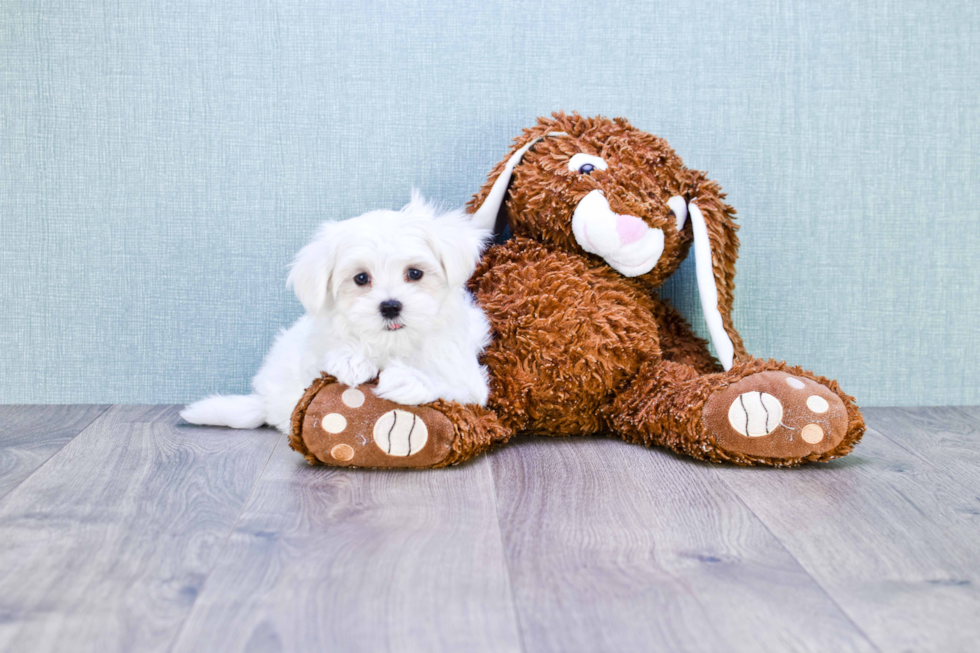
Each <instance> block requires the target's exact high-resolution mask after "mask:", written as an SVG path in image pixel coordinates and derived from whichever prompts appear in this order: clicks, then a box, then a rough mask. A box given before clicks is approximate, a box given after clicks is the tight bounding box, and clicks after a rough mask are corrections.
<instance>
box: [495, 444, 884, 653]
mask: <svg viewBox="0 0 980 653" xmlns="http://www.w3.org/2000/svg"><path fill="white" fill-rule="evenodd" d="M492 463H493V473H494V479H495V485H496V491H497V500H498V505H499V510H500V524H501V530H502V534H503V538H504V545H505V551H506V555H507V560H508V564H509V567H510V572H511V583H512V585H513V588H514V601H515V604H516V606H517V610H518V618H519V620H520V626H521V631H522V638H523V641H524V644H525V646H526V649H527V650H529V651H617V650H618V651H640V650H665V651H683V650H701V651H711V650H714V651H766V650H768V651H790V650H792V651H807V650H812V651H854V650H860V651H867V650H874V649H873V646H872V645H871V644H870V643H869V642H868V640H867V639H866V638H865V636H864V635H863V634H862V632H861V631H860V629H858V628H857V627H855V626H854V625H853V624H852V623H851V621H850V620H849V619H848V617H847V616H846V615H845V614H844V613H843V612H842V611H841V610H840V609H839V608H838V606H837V605H836V604H835V603H834V601H833V600H831V598H829V597H828V596H827V594H826V593H825V592H824V591H823V590H822V589H821V588H820V587H819V585H818V584H817V583H815V582H814V580H813V579H812V578H811V577H810V576H809V575H808V574H807V573H806V571H805V570H804V569H803V568H802V567H801V566H800V565H799V563H797V561H796V560H795V559H794V558H793V557H792V556H791V555H790V554H789V553H788V552H787V551H786V550H785V549H784V548H783V547H782V545H781V544H780V543H779V542H778V541H777V540H776V539H775V538H774V537H773V536H772V535H771V534H770V533H769V531H768V530H767V529H766V528H765V526H764V525H763V524H762V523H761V522H760V521H759V520H758V519H757V518H756V517H755V516H754V515H753V514H752V513H751V511H749V510H748V509H747V508H746V507H745V505H744V504H742V502H740V501H739V500H738V499H737V498H736V497H735V496H734V495H733V494H732V492H731V491H730V490H729V489H728V488H727V487H725V486H724V484H723V483H721V482H720V481H718V480H717V479H714V480H713V479H712V478H711V473H710V472H711V469H710V467H709V466H708V465H705V464H702V463H697V462H694V461H691V460H688V459H682V458H679V457H676V456H673V455H671V454H668V453H666V452H663V451H659V450H648V449H644V448H641V447H638V446H636V445H629V444H625V443H623V442H620V441H616V440H604V439H591V438H587V439H578V438H574V439H566V438H556V439H551V438H536V439H535V438H529V439H523V440H518V441H516V442H514V443H512V444H510V445H508V446H507V447H505V448H503V449H502V450H500V451H498V452H496V453H495V454H494V455H493V457H492Z"/></svg>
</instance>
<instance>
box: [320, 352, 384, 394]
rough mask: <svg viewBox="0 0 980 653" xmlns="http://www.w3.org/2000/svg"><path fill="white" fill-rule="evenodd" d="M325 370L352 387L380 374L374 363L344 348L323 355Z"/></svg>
mask: <svg viewBox="0 0 980 653" xmlns="http://www.w3.org/2000/svg"><path fill="white" fill-rule="evenodd" d="M323 370H324V371H325V372H326V373H327V374H330V375H332V376H334V377H335V378H336V379H337V380H338V381H339V382H340V383H343V384H344V385H347V386H350V387H352V388H353V387H356V386H359V385H361V384H363V383H367V382H368V381H370V380H371V379H373V378H374V377H376V376H378V368H377V366H376V365H374V363H372V362H371V361H369V360H368V359H366V358H364V356H362V355H360V354H358V353H356V352H352V351H344V350H338V351H330V352H327V355H326V356H324V357H323Z"/></svg>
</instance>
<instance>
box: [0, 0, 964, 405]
mask: <svg viewBox="0 0 980 653" xmlns="http://www.w3.org/2000/svg"><path fill="white" fill-rule="evenodd" d="M449 5H450V3H433V2H431V1H419V2H388V3H367V2H365V3H361V2H324V1H323V0H265V1H261V2H253V1H251V0H206V1H196V0H182V1H181V2H160V1H147V0H110V1H109V2H87V1H84V0H82V1H78V0H66V1H63V2H59V1H55V0H34V1H32V0H6V1H5V2H3V3H0V220H2V222H0V254H2V269H0V311H2V313H0V401H3V402H94V401H112V402H182V401H185V400H189V399H193V398H197V397H200V396H201V395H204V394H206V393H210V392H214V391H223V392H233V391H244V390H246V389H247V386H248V380H249V378H250V376H251V374H252V373H254V371H255V369H256V366H257V365H258V364H259V362H260V360H261V357H262V355H263V353H264V352H265V350H266V348H267V347H268V346H269V344H270V342H271V340H272V338H273V336H274V334H275V332H276V330H277V329H278V328H279V327H281V326H284V325H287V324H288V323H289V322H290V321H291V320H292V319H294V318H295V317H296V316H297V315H298V314H299V310H300V309H299V304H298V302H296V301H295V299H294V298H293V297H292V296H291V295H290V294H288V293H287V292H286V290H285V289H284V280H285V272H286V266H287V263H288V262H289V260H290V258H291V256H292V254H293V253H294V252H295V251H296V250H297V249H298V248H299V247H300V246H301V244H302V243H304V242H305V241H306V240H307V239H308V238H309V237H310V236H311V235H312V234H313V232H314V228H315V225H316V224H317V223H318V222H319V221H321V220H326V219H342V218H346V217H350V216H352V215H356V214H358V213H361V212H363V211H365V210H368V209H372V208H377V207H397V206H399V205H400V204H402V203H403V202H405V201H406V200H407V198H408V193H409V188H410V187H411V186H412V185H413V184H414V185H417V186H418V187H420V188H421V189H422V190H423V191H424V192H425V193H426V194H427V195H431V196H434V197H438V198H441V199H443V200H445V201H446V202H448V203H462V202H464V201H465V200H466V199H468V197H469V196H470V194H471V193H472V192H474V191H475V190H476V189H477V187H478V186H479V184H480V183H481V182H482V181H483V179H484V177H485V175H486V173H487V172H488V171H489V169H490V168H491V167H492V166H493V164H494V163H496V162H497V160H499V159H500V158H501V156H502V155H503V153H504V152H505V150H506V148H507V146H508V144H509V142H510V140H511V138H513V137H514V136H516V135H517V134H518V133H519V131H520V129H521V128H522V127H524V126H526V125H529V124H531V123H532V122H533V120H534V118H535V117H536V116H537V115H540V114H547V113H550V112H551V111H552V110H554V109H565V110H568V111H572V110H578V111H579V112H581V113H586V114H593V113H602V114H605V115H611V116H615V115H623V116H627V117H629V118H630V119H631V120H632V122H633V123H634V124H635V125H636V126H638V127H641V128H643V129H646V130H648V131H652V132H654V133H657V134H660V135H662V136H664V137H666V138H667V139H668V140H669V141H671V143H672V144H673V145H674V147H675V148H676V150H677V151H678V153H679V154H680V155H681V156H682V157H683V158H684V159H685V161H686V162H687V163H688V164H689V165H691V166H695V167H698V168H700V169H703V170H708V171H709V172H710V173H711V174H712V175H713V177H714V178H716V179H717V180H718V181H719V182H720V183H721V185H722V187H724V188H725V189H726V190H727V191H728V193H729V198H730V200H731V202H732V203H733V204H734V205H735V206H736V207H737V208H738V210H739V213H740V216H741V224H742V232H741V236H742V241H743V249H742V259H741V263H740V268H739V278H738V286H739V289H738V295H737V299H736V309H737V315H736V322H737V324H738V326H739V327H740V329H741V331H742V333H743V335H744V337H745V341H746V344H747V345H748V347H749V349H750V350H751V351H753V352H756V353H757V354H759V355H763V356H774V357H779V358H786V359H788V360H790V361H793V362H795V363H799V364H802V365H804V366H807V367H810V368H813V369H815V370H817V371H818V372H821V373H823V374H826V375H829V376H836V377H838V378H839V379H840V380H841V382H842V384H843V386H844V388H845V389H846V390H848V391H849V392H851V393H852V394H855V395H856V396H857V397H858V399H859V401H860V402H861V403H862V404H863V405H883V404H905V405H908V404H964V403H971V404H977V403H980V380H978V371H977V370H978V367H980V366H978V363H980V360H978V354H977V351H978V349H980V327H978V324H980V272H978V270H977V259H978V257H980V82H978V80H980V75H978V70H980V5H978V3H976V2H974V1H973V0H954V1H951V2H946V3H936V2H899V1H881V0H879V1H872V2H853V1H850V0H848V1H838V0H828V1H824V2H819V3H802V2H792V1H778V0H770V1H761V0H760V1H756V0H718V1H715V2H708V3H702V4H700V6H692V5H691V3H684V2H644V3H640V2H636V3H630V2H588V1H582V2H577V3H574V4H569V3H555V4H553V5H552V4H541V3H528V2H517V1H511V2H492V3H490V2H483V1H482V0H470V1H467V2H455V3H452V5H453V6H449ZM669 291H670V294H671V295H672V296H673V297H674V298H675V300H676V303H677V304H678V305H679V306H680V307H681V308H682V310H684V312H685V313H686V314H688V315H689V316H692V315H696V313H695V311H696V304H697V301H696V296H695V284H694V275H693V268H692V267H691V266H687V267H686V268H684V269H683V270H682V274H681V275H680V277H679V278H677V279H676V280H675V281H674V282H672V283H671V286H670V289H669ZM697 319H700V317H699V316H698V317H697ZM699 326H700V324H699Z"/></svg>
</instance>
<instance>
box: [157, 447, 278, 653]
mask: <svg viewBox="0 0 980 653" xmlns="http://www.w3.org/2000/svg"><path fill="white" fill-rule="evenodd" d="M283 437H284V436H283V434H282V433H279V438H278V439H277V440H276V444H275V445H274V446H273V447H272V451H270V452H269V457H268V458H266V460H265V464H264V465H263V466H262V471H261V472H259V474H258V475H257V476H256V477H255V483H254V484H253V485H252V489H250V490H249V491H248V496H247V497H245V501H243V502H242V507H241V510H239V511H238V514H237V515H236V516H235V521H233V522H232V523H231V527H230V528H229V529H228V535H226V536H225V539H224V541H223V542H222V543H221V547H220V548H219V549H218V552H217V554H215V558H214V564H213V565H211V568H210V569H208V573H207V575H206V576H205V577H204V582H203V583H201V589H200V590H198V592H197V595H195V596H194V600H193V601H192V602H191V604H190V606H189V607H188V608H187V614H185V615H184V618H183V619H182V620H181V622H180V628H178V629H177V632H176V633H174V638H173V640H171V642H170V646H169V647H168V648H167V651H168V653H169V652H170V651H173V650H174V647H175V646H177V642H179V641H180V637H181V635H183V634H184V628H185V627H186V626H187V621H188V620H189V619H190V617H191V614H192V613H193V612H194V608H196V607H197V600H198V598H200V597H201V595H203V594H204V590H205V589H206V588H207V585H208V581H209V580H211V576H212V574H214V570H215V569H216V568H217V566H218V563H219V562H220V561H221V560H222V555H221V554H222V553H224V550H225V547H227V546H228V541H229V540H230V539H231V536H232V535H234V534H235V529H236V528H238V522H240V521H241V519H242V515H243V514H244V513H245V509H246V508H248V504H249V502H250V501H251V500H252V495H254V494H255V488H257V487H258V486H259V483H261V482H262V477H263V476H265V471H266V470H267V469H268V468H269V463H270V462H271V461H272V457H273V456H274V455H275V454H276V450H277V449H279V443H281V442H282V441H283Z"/></svg>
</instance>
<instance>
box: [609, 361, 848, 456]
mask: <svg viewBox="0 0 980 653" xmlns="http://www.w3.org/2000/svg"><path fill="white" fill-rule="evenodd" d="M609 423H610V425H611V426H612V428H613V429H614V430H615V431H616V432H618V433H619V434H620V435H621V436H622V437H623V438H624V439H626V440H628V441H631V442H638V443H643V444H646V445H661V446H665V447H668V448H670V449H673V450H674V451H676V452H678V453H683V454H687V455H690V456H693V457H695V458H700V459H702V460H709V461H713V462H731V463H736V464H741V465H772V466H777V467H784V466H792V465H798V464H801V463H805V462H816V461H828V460H832V459H834V458H839V457H841V456H844V455H846V454H848V453H849V452H850V451H851V449H852V448H853V447H854V445H855V444H857V442H858V440H860V438H861V435H862V434H863V433H864V421H863V419H862V417H861V413H860V412H859V411H858V408H857V406H856V405H855V404H854V400H853V398H852V397H849V396H848V395H846V394H845V393H844V392H842V391H841V389H840V387H839V386H838V385H837V382H836V381H831V380H828V379H825V378H823V377H820V376H816V375H814V374H813V373H811V372H807V371H805V370H803V369H801V368H798V367H791V366H789V365H787V364H786V363H781V362H777V361H773V360H769V361H764V360H760V359H749V360H747V361H743V362H739V363H737V364H736V365H735V366H734V367H733V368H732V369H731V370H729V371H728V372H718V373H710V374H701V373H699V372H698V371H697V370H695V369H694V368H693V367H691V366H688V365H684V364H680V363H675V362H671V361H653V362H650V363H648V364H646V365H645V366H644V367H643V368H641V370H640V372H639V373H638V374H637V376H636V377H635V378H634V380H633V382H632V383H631V384H630V385H629V387H628V388H626V389H625V390H624V391H623V392H621V393H620V394H619V395H618V396H617V397H616V399H615V400H614V402H613V405H612V406H611V411H610V415H609Z"/></svg>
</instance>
